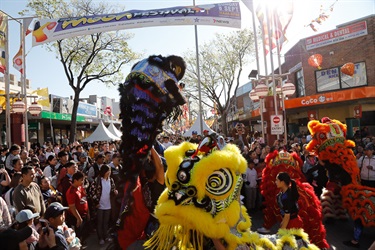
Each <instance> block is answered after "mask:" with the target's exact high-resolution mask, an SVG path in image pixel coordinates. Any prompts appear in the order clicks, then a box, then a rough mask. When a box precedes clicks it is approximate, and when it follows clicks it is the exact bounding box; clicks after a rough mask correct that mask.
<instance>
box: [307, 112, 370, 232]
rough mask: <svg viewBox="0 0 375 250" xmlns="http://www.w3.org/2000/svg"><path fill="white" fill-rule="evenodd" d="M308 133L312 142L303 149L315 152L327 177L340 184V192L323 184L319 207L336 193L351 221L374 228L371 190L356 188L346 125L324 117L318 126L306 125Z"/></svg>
mask: <svg viewBox="0 0 375 250" xmlns="http://www.w3.org/2000/svg"><path fill="white" fill-rule="evenodd" d="M308 129H309V131H310V133H311V136H312V140H311V141H310V142H309V144H308V145H307V147H306V149H307V150H308V151H310V152H315V153H316V154H317V155H318V157H319V159H320V160H322V161H323V162H324V163H325V168H327V170H328V171H329V173H330V175H334V174H335V175H336V174H337V175H338V176H339V178H338V179H340V183H341V190H340V189H339V188H340V187H337V185H336V186H335V185H330V184H327V189H328V191H326V193H325V194H326V195H325V196H324V194H323V197H322V205H323V206H324V203H326V204H327V205H328V203H329V202H328V201H329V200H330V198H327V197H334V196H336V197H337V194H332V193H335V192H336V193H338V192H340V194H341V197H342V204H343V207H344V208H345V209H346V210H347V212H348V214H349V215H350V217H351V218H352V219H353V220H357V219H360V220H361V222H362V224H363V225H364V226H365V227H369V226H375V188H370V187H366V186H362V185H361V184H360V178H359V168H358V166H357V161H356V158H355V155H354V153H353V150H352V148H354V146H355V144H354V142H353V141H351V140H346V125H344V124H342V123H341V122H340V121H338V120H334V119H329V118H328V117H325V118H323V119H322V122H319V121H316V120H314V121H310V122H309V123H308ZM332 173H333V174H332ZM330 178H332V176H330ZM330 187H331V188H330ZM330 189H331V190H330ZM323 212H324V208H323Z"/></svg>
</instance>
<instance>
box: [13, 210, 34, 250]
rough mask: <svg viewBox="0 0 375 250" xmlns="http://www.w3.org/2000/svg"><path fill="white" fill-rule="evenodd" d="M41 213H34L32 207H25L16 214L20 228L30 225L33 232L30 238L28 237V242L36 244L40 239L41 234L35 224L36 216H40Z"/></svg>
mask: <svg viewBox="0 0 375 250" xmlns="http://www.w3.org/2000/svg"><path fill="white" fill-rule="evenodd" d="M38 217H39V213H33V212H31V210H30V209H23V210H21V211H19V212H18V214H17V215H16V221H17V222H18V230H20V229H22V228H24V227H30V228H31V230H32V233H31V235H30V237H29V238H27V239H26V243H27V244H33V245H35V244H36V243H37V242H38V240H39V234H38V232H37V231H36V228H35V226H34V218H38Z"/></svg>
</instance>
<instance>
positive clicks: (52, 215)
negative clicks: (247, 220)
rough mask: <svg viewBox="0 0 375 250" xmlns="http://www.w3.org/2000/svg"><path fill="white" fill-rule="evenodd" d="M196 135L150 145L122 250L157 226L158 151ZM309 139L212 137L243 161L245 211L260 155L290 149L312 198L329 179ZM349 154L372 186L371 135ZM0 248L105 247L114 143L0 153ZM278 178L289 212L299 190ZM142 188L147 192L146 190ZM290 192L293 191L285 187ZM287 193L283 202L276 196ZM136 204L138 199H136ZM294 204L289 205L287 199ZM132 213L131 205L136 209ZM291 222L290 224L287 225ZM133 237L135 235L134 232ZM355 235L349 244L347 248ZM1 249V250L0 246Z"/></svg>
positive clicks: (114, 183)
mask: <svg viewBox="0 0 375 250" xmlns="http://www.w3.org/2000/svg"><path fill="white" fill-rule="evenodd" d="M208 133H209V132H208V131H204V134H203V135H202V136H200V135H198V133H197V131H193V132H192V136H191V137H190V138H183V137H182V136H175V135H160V136H159V137H158V138H159V139H158V141H157V142H155V144H154V147H153V149H152V150H151V154H150V157H149V162H148V163H145V165H146V166H145V172H144V173H143V174H142V176H141V179H140V185H142V186H143V189H142V191H144V190H146V191H148V192H140V193H139V194H136V193H135V194H134V196H135V197H136V195H139V196H140V197H143V198H144V200H145V202H146V203H147V204H146V206H145V207H142V208H140V207H139V209H143V210H142V211H143V212H142V214H143V215H142V217H143V218H142V219H143V220H145V225H146V226H145V227H142V228H139V225H140V224H139V223H138V219H139V218H137V220H136V221H131V220H129V221H125V223H134V226H132V227H131V228H130V230H131V231H132V232H134V235H132V236H130V234H129V233H128V234H127V235H129V236H127V237H128V238H127V239H128V242H126V244H127V246H129V247H128V248H127V249H139V248H137V247H139V246H140V245H142V244H143V242H144V240H145V239H147V237H149V236H150V235H151V234H152V232H153V230H155V228H157V219H156V218H155V217H153V209H154V207H155V205H156V203H157V199H158V197H159V195H160V194H161V192H162V191H163V190H164V187H165V186H164V185H165V184H164V172H165V170H166V169H167V167H168V166H167V165H166V162H165V160H164V158H163V154H164V150H165V149H167V148H168V147H170V146H172V145H177V144H180V143H182V142H183V141H190V142H192V143H197V144H199V143H200V142H201V141H202V140H203V139H204V137H205V136H206V135H208ZM310 139H311V138H309V135H305V134H301V135H298V136H292V137H291V138H289V140H288V142H287V143H284V141H282V140H275V141H274V142H273V143H270V144H266V143H265V142H264V139H263V138H262V137H261V136H260V133H254V134H252V135H246V133H243V132H241V128H237V133H236V134H233V136H231V137H225V136H223V135H219V136H216V140H217V147H218V148H219V149H221V148H223V147H225V145H226V144H227V143H233V144H236V145H237V146H238V147H239V148H240V150H241V153H242V155H243V156H244V157H245V159H246V160H247V163H248V169H247V171H246V175H245V176H244V185H243V188H242V195H243V197H244V199H243V203H244V205H245V207H246V208H247V211H248V213H250V214H251V213H253V212H254V211H256V210H258V209H261V207H262V197H261V194H260V190H259V184H260V180H261V176H262V170H263V168H264V167H265V162H264V160H265V158H266V156H267V154H268V153H269V152H272V151H274V150H286V151H293V152H296V153H297V154H298V155H299V156H300V157H301V159H302V161H303V162H304V164H303V166H302V171H303V173H304V174H305V176H306V179H307V181H308V182H309V183H310V184H311V185H312V186H313V187H314V190H315V192H316V194H317V196H318V197H319V196H320V194H321V192H322V189H323V187H324V186H325V183H326V182H327V180H328V177H327V172H326V171H325V170H324V168H322V167H319V166H320V165H319V164H321V162H320V161H319V159H318V158H317V156H315V155H312V154H311V153H310V152H308V151H307V150H306V145H307V143H308V142H309V140H310ZM354 140H355V142H356V147H355V148H354V149H353V150H354V153H355V155H356V157H357V159H358V166H359V167H360V169H361V171H360V172H361V179H362V183H363V185H368V186H370V187H375V156H374V150H375V147H374V145H375V137H371V136H367V137H364V138H361V137H360V138H354ZM0 153H1V156H0V246H1V248H2V249H84V248H85V247H86V246H87V238H88V236H89V234H90V233H92V232H93V231H96V234H97V236H98V244H99V245H101V246H102V245H105V244H106V242H112V241H113V238H112V237H110V235H109V232H110V231H111V227H112V226H113V225H116V222H117V221H118V215H119V211H120V207H121V201H122V197H123V194H122V192H123V189H124V187H123V183H122V175H123V173H122V172H121V169H122V167H121V155H120V153H119V144H117V143H116V142H112V143H108V142H103V143H92V144H80V143H78V142H76V143H73V144H70V145H69V144H68V145H65V144H62V145H60V144H55V145H52V144H51V143H48V142H47V143H44V144H43V145H39V144H35V145H33V146H32V149H30V150H29V151H27V150H26V149H25V148H24V147H21V146H19V145H12V146H11V147H10V148H7V147H2V148H1V150H0ZM286 175H287V174H286V173H280V174H279V175H278V177H277V180H278V181H276V184H277V187H278V188H280V190H281V194H280V196H279V197H278V200H279V204H280V208H281V210H282V211H283V212H284V213H286V214H289V213H292V214H293V213H296V212H298V211H295V210H296V209H298V208H296V207H293V206H292V207H290V206H288V205H287V204H289V203H285V199H293V200H296V199H297V200H298V193H297V195H295V192H293V191H295V190H291V191H290V190H289V189H290V188H292V187H293V185H291V183H293V180H290V177H289V176H286ZM146 187H147V188H146ZM292 189H293V188H292ZM287 190H289V191H288V192H289V195H288V197H287V198H285V197H286V196H285V195H283V194H284V193H285V192H286V191H287ZM141 199H142V198H141ZM292 203H293V202H292ZM137 209H138V208H137ZM295 218H297V217H293V218H289V219H288V221H283V222H282V223H281V227H282V228H290V227H291V225H292V224H293V223H294V224H295V225H298V218H297V220H295ZM294 224H293V225H294ZM135 232H136V233H135ZM358 242H359V237H357V238H354V239H353V244H355V243H358ZM3 247H4V248H3Z"/></svg>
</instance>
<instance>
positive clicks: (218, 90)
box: [184, 29, 255, 134]
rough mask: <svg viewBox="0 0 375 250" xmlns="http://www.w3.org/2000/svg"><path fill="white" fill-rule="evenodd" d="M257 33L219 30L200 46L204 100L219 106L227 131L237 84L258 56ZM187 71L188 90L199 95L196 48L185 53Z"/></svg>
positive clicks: (223, 125) (218, 109) (216, 106)
mask: <svg viewBox="0 0 375 250" xmlns="http://www.w3.org/2000/svg"><path fill="white" fill-rule="evenodd" d="M254 51H255V43H254V35H253V33H252V32H250V31H249V30H247V29H244V30H240V31H235V32H232V33H230V34H228V35H223V34H216V36H215V39H213V40H211V41H209V42H207V43H205V44H204V45H202V46H200V48H199V60H200V61H199V65H200V80H201V95H202V98H201V99H202V104H203V105H205V106H207V107H209V108H210V109H213V108H216V110H217V112H218V114H219V115H220V116H221V124H222V127H223V132H224V134H227V133H228V131H227V115H228V113H229V111H230V108H231V107H232V105H234V102H235V100H236V98H233V96H235V95H236V92H237V88H238V86H239V84H240V76H241V73H242V69H243V66H244V65H246V64H247V63H248V62H249V59H250V58H254V55H255V53H254ZM185 58H186V63H187V72H186V74H185V77H184V80H185V81H186V82H188V83H189V84H186V86H187V92H190V93H192V94H190V96H191V97H192V98H194V99H196V100H197V99H198V94H197V93H198V73H197V70H196V57H195V52H192V51H188V52H187V53H186V55H185Z"/></svg>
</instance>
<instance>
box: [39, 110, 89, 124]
mask: <svg viewBox="0 0 375 250" xmlns="http://www.w3.org/2000/svg"><path fill="white" fill-rule="evenodd" d="M40 117H41V118H42V119H53V120H61V121H71V120H72V115H71V114H62V113H54V112H49V111H42V113H41V115H40ZM84 121H85V117H83V116H80V115H77V122H84Z"/></svg>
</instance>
